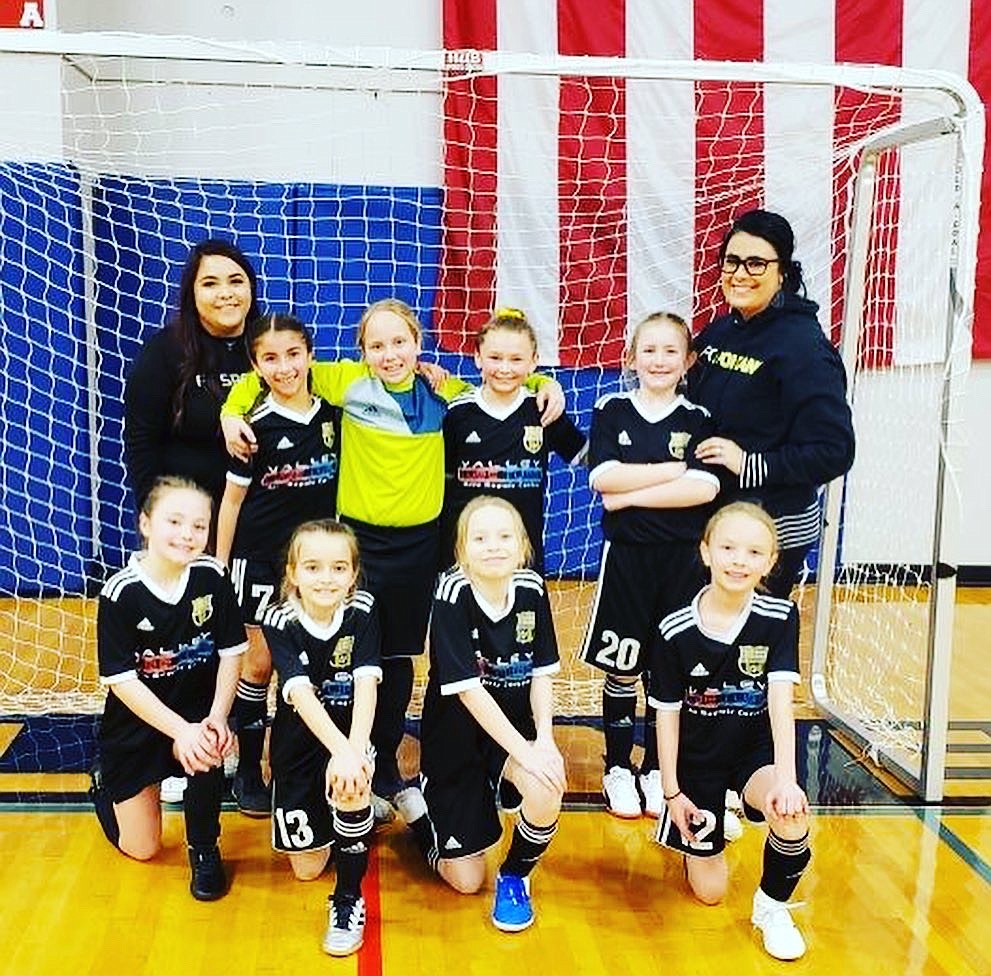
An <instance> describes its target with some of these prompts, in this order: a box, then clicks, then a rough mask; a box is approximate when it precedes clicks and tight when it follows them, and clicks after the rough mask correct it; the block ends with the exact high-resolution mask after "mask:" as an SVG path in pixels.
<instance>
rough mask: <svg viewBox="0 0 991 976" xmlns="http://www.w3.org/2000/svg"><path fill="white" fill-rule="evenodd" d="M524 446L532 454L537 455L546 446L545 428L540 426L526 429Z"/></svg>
mask: <svg viewBox="0 0 991 976" xmlns="http://www.w3.org/2000/svg"><path fill="white" fill-rule="evenodd" d="M523 446H524V447H525V448H526V449H527V450H528V451H529V452H530V453H531V454H536V453H537V452H538V451H539V450H540V449H541V448H542V447H543V446H544V428H543V427H541V426H540V425H539V424H538V425H537V426H536V427H524V428H523Z"/></svg>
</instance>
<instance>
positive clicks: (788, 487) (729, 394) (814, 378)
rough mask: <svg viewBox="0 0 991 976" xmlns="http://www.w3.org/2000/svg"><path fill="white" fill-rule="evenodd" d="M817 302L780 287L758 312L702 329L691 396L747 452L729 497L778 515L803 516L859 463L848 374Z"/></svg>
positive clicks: (724, 498) (726, 492)
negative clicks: (822, 489)
mask: <svg viewBox="0 0 991 976" xmlns="http://www.w3.org/2000/svg"><path fill="white" fill-rule="evenodd" d="M818 309H819V306H818V305H816V303H815V302H812V301H809V300H808V299H805V298H801V297H800V296H798V295H793V294H787V293H785V292H779V293H778V294H777V295H776V296H775V298H774V300H773V301H772V302H771V304H770V305H769V306H768V307H767V308H766V309H764V311H763V312H760V313H758V314H757V315H754V316H753V317H752V318H750V319H744V318H743V317H742V316H741V315H740V314H739V313H738V312H732V313H731V314H729V315H724V316H722V317H720V318H718V319H716V320H715V321H713V322H712V323H711V324H710V325H709V326H707V327H706V328H705V329H703V331H702V332H701V333H699V335H698V336H697V337H696V339H695V351H696V352H697V354H698V360H697V362H696V363H695V365H694V366H693V367H692V369H691V370H690V371H689V374H688V395H689V399H691V400H692V401H693V402H695V403H697V404H700V405H701V406H703V407H705V408H706V409H707V410H708V411H709V412H710V413H711V414H712V416H713V418H714V421H715V427H716V433H717V434H718V436H720V437H725V438H727V439H729V440H732V441H734V442H736V443H737V444H739V446H740V447H741V448H743V450H744V452H745V456H744V464H743V468H742V469H741V471H740V476H739V478H735V477H734V476H733V475H732V474H731V473H730V472H727V471H725V469H723V472H724V474H725V476H724V477H723V479H722V482H723V488H722V491H721V492H720V495H719V503H720V504H724V503H726V502H729V501H732V500H733V499H734V498H750V499H754V500H756V501H758V502H759V503H760V504H762V505H763V507H764V508H765V509H766V510H767V511H768V512H769V513H770V514H771V515H772V516H774V517H775V518H778V517H780V516H784V515H793V514H797V513H799V512H803V511H806V510H807V509H808V508H809V506H810V505H812V504H813V502H814V501H815V496H816V489H817V488H818V486H820V485H824V484H826V483H827V482H829V481H832V479H833V478H836V477H838V476H839V475H841V474H844V473H845V472H846V471H848V470H849V469H850V466H851V465H852V464H853V456H854V433H853V423H852V420H851V417H850V409H849V406H848V405H847V402H846V373H845V371H844V369H843V363H842V361H841V360H840V357H839V355H838V354H837V352H836V350H835V349H834V348H833V346H832V345H831V344H830V342H829V340H828V339H827V338H826V337H825V335H823V332H822V328H821V327H820V325H819V322H818V320H817V318H816V312H817V311H818Z"/></svg>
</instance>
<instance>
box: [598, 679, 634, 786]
mask: <svg viewBox="0 0 991 976" xmlns="http://www.w3.org/2000/svg"><path fill="white" fill-rule="evenodd" d="M636 713H637V689H636V686H635V685H633V684H630V683H627V682H622V681H618V680H616V678H615V677H613V676H612V675H611V674H610V675H607V676H606V680H605V684H603V686H602V731H603V733H604V735H605V738H606V769H607V770H608V769H612V767H613V766H623V767H625V768H629V766H630V754H631V753H632V752H633V723H634V720H635V718H636Z"/></svg>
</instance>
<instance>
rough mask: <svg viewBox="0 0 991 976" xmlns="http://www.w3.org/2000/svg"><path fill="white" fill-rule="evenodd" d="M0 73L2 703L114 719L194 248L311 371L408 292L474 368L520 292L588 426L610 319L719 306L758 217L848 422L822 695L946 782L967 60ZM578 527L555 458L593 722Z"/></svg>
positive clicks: (208, 64) (562, 694)
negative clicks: (130, 410)
mask: <svg viewBox="0 0 991 976" xmlns="http://www.w3.org/2000/svg"><path fill="white" fill-rule="evenodd" d="M0 93H2V96H3V97H2V101H0V319H2V336H0V342H2V344H3V350H4V354H5V356H4V359H5V361H4V368H3V370H2V375H0V384H2V391H0V393H2V402H0V419H2V425H3V442H2V447H0V479H2V485H0V487H2V492H3V496H2V502H0V536H2V537H0V622H2V623H0V637H2V639H0V712H2V713H4V714H33V713H38V712H46V713H48V712H66V713H71V712H92V711H94V710H98V709H99V708H100V701H101V696H100V692H99V688H98V685H97V681H96V667H95V649H94V646H93V641H94V620H93V615H94V600H93V594H94V592H95V591H96V589H97V587H98V585H99V582H100V580H101V579H102V578H104V576H105V574H106V573H107V572H108V571H112V570H114V569H116V568H118V567H119V566H120V565H122V563H123V561H124V560H125V558H126V554H127V552H128V551H129V550H130V549H131V548H132V547H133V546H134V545H135V544H136V539H135V532H134V525H135V517H134V512H133V502H132V499H131V497H130V495H129V492H128V490H127V487H126V481H125V476H124V470H123V466H122V462H121V454H122V450H121V437H122V412H123V411H122V393H123V383H124V378H125V376H126V372H127V369H128V367H129V364H130V363H131V362H132V361H133V360H134V358H135V355H136V353H137V350H138V348H139V346H140V343H141V342H142V341H143V339H144V338H146V337H147V336H148V335H149V334H150V333H151V332H153V331H154V330H156V329H159V328H161V326H162V325H163V324H164V322H165V321H166V320H167V318H168V316H169V313H170V311H171V309H172V308H173V307H174V304H175V295H176V289H177V284H178V274H179V269H180V267H181V264H182V261H183V260H184V258H185V255H186V252H187V250H188V248H189V246H190V245H192V244H194V243H195V242H196V241H198V240H199V239H201V238H203V237H205V236H208V235H210V236H226V237H230V238H233V239H236V241H237V243H238V244H239V245H240V246H241V248H242V249H243V250H244V251H245V252H246V253H247V254H249V255H250V257H251V258H252V260H253V261H254V262H255V265H256V268H257V270H258V274H259V281H260V290H261V293H260V299H261V303H262V304H263V305H264V306H265V307H268V308H272V309H276V310H282V309H289V310H292V311H293V312H294V313H295V314H297V315H298V316H300V317H301V318H302V319H303V320H304V321H306V322H309V323H311V324H312V325H313V326H314V328H315V330H316V335H317V348H318V353H319V355H320V356H323V357H335V356H340V355H349V354H350V355H355V353H356V349H355V337H356V330H355V327H356V324H357V321H358V318H359V316H360V313H361V310H362V309H363V308H364V307H365V306H366V305H367V304H368V303H369V302H371V301H374V300H376V299H379V298H382V297H386V296H389V295H396V296H398V297H400V298H402V299H404V300H405V301H407V302H408V303H409V304H410V305H412V306H413V308H414V309H416V310H417V312H418V314H419V315H420V317H421V320H422V321H423V323H424V325H425V327H426V346H427V349H428V354H436V356H437V357H439V358H440V360H441V361H442V362H443V363H444V364H445V365H447V366H449V367H450V368H451V369H452V370H454V371H455V372H458V373H460V374H462V375H465V376H466V377H467V378H472V376H473V375H474V370H473V366H472V359H471V352H472V346H471V336H472V334H473V333H474V331H475V330H476V329H477V328H478V326H479V325H480V324H481V323H482V321H483V320H484V318H485V316H486V315H487V313H488V311H489V310H490V309H491V308H492V307H494V306H495V305H506V304H508V305H516V306H520V307H522V308H524V309H526V311H527V313H528V315H529V317H530V319H531V321H533V322H534V323H535V324H536V326H537V329H538V333H539V337H540V347H541V348H540V352H541V360H542V363H543V364H544V368H546V369H548V370H549V371H551V372H553V373H554V374H555V375H556V376H557V377H558V378H559V379H560V380H561V382H562V383H563V384H564V387H565V390H566V393H567V396H568V402H569V408H570V410H571V412H572V414H573V416H574V417H575V419H576V421H577V422H578V423H579V425H580V426H582V427H584V428H586V429H587V427H588V423H589V419H590V414H591V408H592V405H593V404H594V402H595V400H596V399H597V398H598V397H599V396H600V395H602V394H603V393H606V392H609V391H612V390H615V389H618V388H619V387H620V385H621V384H622V382H623V376H622V368H621V367H622V350H623V344H624V339H625V335H626V333H627V330H628V328H629V327H630V325H631V324H633V323H635V322H636V321H637V320H638V319H639V318H640V317H642V316H643V315H645V314H647V313H649V312H651V311H655V310H658V309H670V310H673V311H676V312H679V313H681V314H683V315H687V316H690V317H691V319H692V321H693V323H694V325H695V327H696V328H699V327H701V326H702V325H704V324H705V322H706V321H708V320H709V319H710V318H711V317H712V316H713V315H714V314H716V312H717V311H718V310H719V307H720V296H719V291H718V280H719V276H718V271H717V268H716V263H715V252H716V249H717V247H718V244H719V242H720V240H721V237H722V235H723V233H724V232H725V230H726V228H727V227H728V226H729V223H730V221H731V219H732V218H733V216H735V215H736V214H738V213H740V212H742V211H743V210H746V209H750V208H752V207H754V206H764V207H767V208H769V209H774V210H778V211H780V212H782V213H784V214H785V215H786V216H787V217H788V218H789V220H790V221H791V223H792V225H793V226H794V227H795V229H796V233H797V238H798V248H797V256H798V257H799V258H800V259H801V260H802V263H803V268H804V270H805V277H806V281H807V283H808V287H809V293H810V297H812V298H813V299H815V300H816V301H818V302H819V304H820V306H821V321H822V325H823V327H824V328H825V329H826V330H827V332H828V333H829V334H830V336H831V337H832V338H833V340H834V341H836V342H837V343H842V345H843V348H844V351H845V354H846V357H847V368H848V371H849V374H850V377H851V400H852V403H853V406H854V410H855V415H856V422H857V433H858V439H859V450H858V458H857V462H856V465H855V467H854V469H853V472H852V473H851V475H850V477H849V479H847V481H846V483H845V485H838V486H834V490H832V492H831V495H830V500H829V505H828V517H827V522H828V525H829V535H828V536H827V537H826V540H825V543H824V546H823V551H822V554H821V556H820V557H819V561H818V563H816V562H813V563H812V564H811V565H810V566H809V567H808V568H809V577H808V582H809V583H812V582H816V583H817V585H816V587H815V594H816V600H817V606H816V610H815V619H816V652H815V657H814V661H813V662H812V665H811V668H812V674H813V681H812V688H813V689H814V692H815V697H816V700H817V702H818V703H819V704H820V705H821V706H822V707H823V708H825V709H827V710H828V711H829V713H830V714H831V715H832V717H833V718H834V720H835V721H836V722H837V723H838V724H842V725H843V726H844V727H845V728H846V729H847V730H848V732H849V733H850V734H851V735H853V736H855V737H857V738H858V740H859V741H861V742H862V743H864V745H865V748H866V749H867V751H868V752H869V753H870V754H871V755H874V756H876V757H878V758H879V759H881V758H884V757H885V756H887V755H888V753H889V752H891V753H892V754H893V755H895V756H896V758H897V759H898V762H899V764H900V766H899V768H904V771H905V775H907V776H908V777H909V780H910V782H912V783H913V788H914V789H917V790H919V791H920V792H923V793H925V794H926V795H929V793H930V791H931V789H936V788H937V787H936V786H935V785H934V784H935V782H936V780H938V779H940V775H939V773H938V771H937V769H936V767H935V766H934V763H935V761H936V757H937V756H938V757H939V761H940V762H941V755H942V751H943V746H942V739H941V738H940V736H941V735H942V734H943V732H945V724H946V722H945V718H946V716H945V704H944V705H943V706H942V710H941V708H940V706H939V704H938V703H939V702H940V701H941V700H942V701H943V702H944V703H945V669H946V667H947V666H948V660H949V653H950V644H949V633H948V626H947V621H948V620H950V619H951V618H952V604H953V565H954V562H955V557H954V533H955V528H954V526H955V520H956V516H957V514H958V513H957V508H958V506H957V498H956V495H955V492H954V481H953V476H954V472H955V470H956V453H957V451H958V449H959V437H958V426H959V412H960V385H961V381H962V379H963V377H964V375H965V373H966V370H967V367H968V363H969V326H970V320H971V308H972V303H971V297H972V291H973V281H974V261H975V250H976V243H975V242H976V232H977V231H976V222H977V197H978V182H979V173H980V166H981V152H982V140H983V114H982V108H981V105H980V102H979V100H978V99H977V97H976V95H975V94H974V92H973V91H972V89H971V88H970V87H969V86H968V85H967V83H966V82H964V81H963V80H962V79H959V78H957V77H955V76H950V75H945V74H941V73H936V72H918V71H910V70H903V69H894V68H879V67H851V66H842V67H823V66H812V65H760V64H706V63H669V62H660V61H643V60H631V59H614V58H574V57H537V56H531V55H522V54H521V55H511V54H505V53H500V54H496V53H490V52H478V51H454V52H417V51H401V50H395V49H368V50H347V51H342V50H334V49H330V48H322V47H319V46H315V45H302V44H292V45H288V44H278V43H268V44H262V43H254V44H251V45H250V46H248V45H243V46H239V45H232V44H229V43H219V42H210V41H205V40H202V39H200V40H195V39H189V38H170V37H151V36H134V35H113V34H99V35H97V34H74V35H71V34H59V33H57V32H45V31H37V32H5V33H4V35H3V37H2V38H0ZM599 519H600V512H599V510H598V508H597V505H596V502H595V500H594V498H593V496H592V494H591V493H590V492H589V490H588V486H587V478H586V476H585V473H584V472H583V471H581V470H573V469H569V468H566V467H565V466H563V465H555V466H554V467H553V468H552V471H551V488H550V492H549V498H548V518H547V530H546V545H545V548H546V552H547V563H548V574H549V576H550V577H551V578H552V580H553V581H554V583H553V590H554V594H553V595H554V602H555V610H556V619H557V623H558V629H559V637H560V640H561V644H562V651H563V657H564V658H565V660H566V662H567V667H566V668H565V673H564V675H563V676H562V679H561V681H560V683H559V687H558V692H559V711H560V712H562V713H563V714H565V715H570V716H575V717H577V718H578V719H581V718H582V717H583V716H590V715H594V714H596V713H597V712H598V701H599V691H598V678H597V676H596V675H595V674H593V673H592V672H591V671H589V670H587V669H586V668H585V667H584V666H582V665H579V664H572V661H571V659H572V657H573V654H574V650H575V648H576V647H577V645H578V644H579V643H580V641H581V637H582V632H583V629H584V626H585V622H586V618H587V611H588V604H589V597H590V595H591V589H592V586H593V581H594V579H595V576H596V573H597V570H598V561H599V556H600V552H601V536H600V532H599ZM811 594H812V590H811V588H809V589H808V590H807V591H806V592H805V595H804V596H803V600H805V601H806V605H807V606H811V600H812V596H811ZM896 679H897V680H896Z"/></svg>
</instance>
